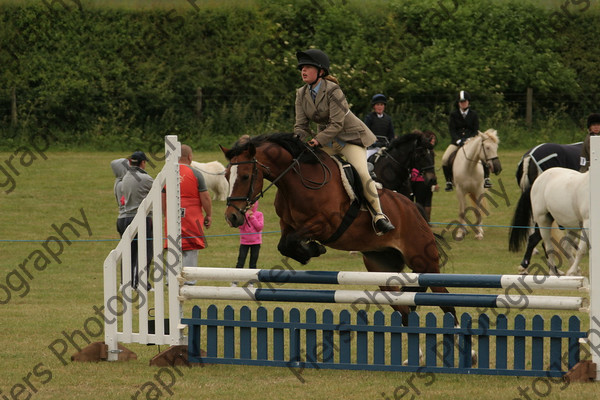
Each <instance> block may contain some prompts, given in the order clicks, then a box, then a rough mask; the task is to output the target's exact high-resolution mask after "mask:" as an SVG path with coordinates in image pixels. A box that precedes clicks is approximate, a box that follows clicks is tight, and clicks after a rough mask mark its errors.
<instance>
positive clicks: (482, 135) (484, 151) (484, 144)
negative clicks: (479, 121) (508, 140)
mask: <svg viewBox="0 0 600 400" xmlns="http://www.w3.org/2000/svg"><path fill="white" fill-rule="evenodd" d="M499 142H500V141H499V139H498V133H497V132H496V130H495V129H488V130H487V131H485V132H479V133H478V134H477V135H476V136H473V137H472V138H470V139H468V140H467V142H466V143H465V144H464V145H463V146H462V147H461V148H459V149H458V151H457V153H456V158H455V159H454V163H453V165H452V174H453V179H454V186H455V187H456V197H457V198H458V218H459V222H460V223H461V225H464V224H465V223H466V221H465V209H466V205H467V199H466V196H467V195H468V196H469V198H470V199H471V201H472V202H473V204H474V206H475V208H476V209H477V210H480V209H481V207H482V206H483V204H482V202H483V201H484V200H485V199H484V198H485V188H484V187H483V165H482V164H481V163H482V162H484V163H486V164H487V165H488V167H489V169H490V171H491V172H493V173H494V174H496V175H498V174H499V173H500V172H501V171H502V165H501V164H500V160H499V159H498V143H499ZM480 217H481V212H479V215H478V221H477V222H481V218H480ZM471 222H473V221H471ZM473 229H474V230H475V232H476V234H475V238H476V239H479V240H481V239H483V228H482V227H481V225H477V226H476V227H475V226H474V227H473ZM466 232H467V229H466V227H464V226H463V228H462V229H459V230H458V232H456V238H457V239H461V238H462V237H463V236H464V235H465V234H466Z"/></svg>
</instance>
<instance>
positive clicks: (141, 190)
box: [119, 151, 154, 290]
mask: <svg viewBox="0 0 600 400" xmlns="http://www.w3.org/2000/svg"><path fill="white" fill-rule="evenodd" d="M147 161H148V159H147V158H146V155H145V154H144V153H143V152H142V151H136V152H134V153H133V154H132V155H131V157H130V158H129V165H130V167H129V169H128V170H127V172H126V173H125V176H123V180H122V181H121V190H122V192H123V196H124V197H125V199H124V201H125V204H124V212H123V215H124V223H123V230H122V231H121V230H119V233H120V234H121V236H123V233H124V232H125V229H126V228H127V227H128V226H129V224H131V221H133V218H134V217H135V214H136V213H137V210H138V207H139V206H140V204H141V203H142V201H143V200H144V199H145V198H146V196H147V195H148V192H149V191H150V189H151V188H152V183H153V182H154V179H152V177H151V176H150V175H149V174H148V173H147V172H146V162H147ZM146 236H147V238H148V240H147V242H146V260H147V262H146V269H147V268H148V266H149V265H150V262H151V261H152V213H149V214H148V215H147V216H146ZM138 275H139V274H138V241H137V235H136V236H135V238H134V240H132V241H131V277H132V282H131V286H132V287H133V288H134V289H137V287H138V283H139V282H138V280H139V276H138ZM147 289H148V290H150V289H151V286H150V283H149V282H148V284H147Z"/></svg>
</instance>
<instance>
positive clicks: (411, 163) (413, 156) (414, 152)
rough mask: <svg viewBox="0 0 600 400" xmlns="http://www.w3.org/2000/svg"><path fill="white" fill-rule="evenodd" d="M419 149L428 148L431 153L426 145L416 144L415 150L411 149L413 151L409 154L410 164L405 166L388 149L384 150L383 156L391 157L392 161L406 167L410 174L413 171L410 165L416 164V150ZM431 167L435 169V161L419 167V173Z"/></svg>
mask: <svg viewBox="0 0 600 400" xmlns="http://www.w3.org/2000/svg"><path fill="white" fill-rule="evenodd" d="M419 149H424V150H426V151H427V154H429V149H427V148H426V147H424V146H421V147H419V145H415V147H414V151H411V152H410V156H409V159H408V163H407V164H408V166H405V165H403V164H402V163H401V162H400V161H398V160H397V159H396V158H395V157H394V156H393V155H392V154H391V153H390V152H389V150H387V149H385V150H384V154H383V156H384V157H386V158H389V159H390V160H391V161H392V162H394V163H395V164H396V165H398V166H399V167H400V168H406V170H407V173H408V175H409V176H410V172H411V171H410V166H411V165H415V162H416V152H417V150H419ZM430 169H431V170H433V169H435V165H434V164H433V163H432V164H431V165H426V166H424V167H421V168H420V169H419V173H420V174H422V173H423V172H425V171H427V170H430Z"/></svg>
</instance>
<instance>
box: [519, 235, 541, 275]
mask: <svg viewBox="0 0 600 400" xmlns="http://www.w3.org/2000/svg"><path fill="white" fill-rule="evenodd" d="M540 240H542V236H541V235H540V230H539V229H534V230H533V233H532V234H531V235H529V237H528V238H527V249H526V250H525V254H524V255H523V260H522V261H521V265H520V266H519V272H520V273H521V274H526V273H527V268H529V263H531V256H532V255H533V250H534V249H535V246H537V245H538V243H539V242H540Z"/></svg>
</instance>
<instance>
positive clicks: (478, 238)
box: [475, 233, 483, 240]
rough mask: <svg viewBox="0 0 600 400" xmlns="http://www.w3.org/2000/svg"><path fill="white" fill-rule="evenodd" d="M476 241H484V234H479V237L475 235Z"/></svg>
mask: <svg viewBox="0 0 600 400" xmlns="http://www.w3.org/2000/svg"><path fill="white" fill-rule="evenodd" d="M475 239H477V240H483V234H479V233H478V234H477V235H475Z"/></svg>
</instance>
